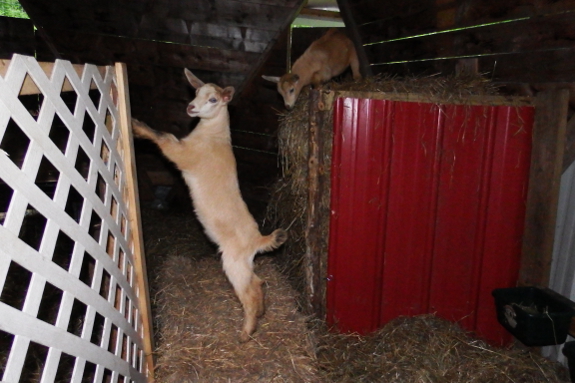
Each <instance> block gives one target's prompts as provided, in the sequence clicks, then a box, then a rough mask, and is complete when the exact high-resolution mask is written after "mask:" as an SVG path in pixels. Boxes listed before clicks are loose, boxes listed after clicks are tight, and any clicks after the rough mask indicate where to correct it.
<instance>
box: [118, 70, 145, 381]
mask: <svg viewBox="0 0 575 383" xmlns="http://www.w3.org/2000/svg"><path fill="white" fill-rule="evenodd" d="M115 69H116V78H117V81H118V82H117V84H118V104H119V107H118V109H119V112H120V119H119V124H120V130H121V133H120V134H121V136H122V140H121V143H122V151H123V153H124V155H123V157H124V158H123V160H124V166H125V169H124V171H125V172H126V173H125V176H126V185H127V187H126V189H127V199H128V206H129V207H130V209H129V211H128V215H129V216H128V220H129V222H130V228H131V235H132V238H131V245H132V249H133V252H134V268H135V270H136V273H135V274H136V284H137V286H138V287H137V289H138V292H139V293H138V297H139V302H138V304H139V309H140V314H141V315H142V325H143V330H144V331H143V338H144V339H143V343H144V350H143V351H144V354H145V358H146V364H147V368H148V377H149V379H150V382H153V381H154V355H153V351H154V330H153V325H152V323H153V322H152V307H151V304H150V289H149V287H148V274H147V271H146V256H145V254H144V237H143V231H142V220H141V214H140V197H139V194H138V176H137V171H136V158H135V151H134V139H133V136H132V129H131V126H132V117H131V112H130V110H131V108H130V93H129V90H128V70H127V67H126V64H123V63H116V66H115Z"/></svg>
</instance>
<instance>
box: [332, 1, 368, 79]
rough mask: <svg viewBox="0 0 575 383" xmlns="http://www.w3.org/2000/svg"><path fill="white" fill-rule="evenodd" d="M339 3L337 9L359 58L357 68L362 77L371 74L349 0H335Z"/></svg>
mask: <svg viewBox="0 0 575 383" xmlns="http://www.w3.org/2000/svg"><path fill="white" fill-rule="evenodd" d="M337 4H338V5H339V10H340V12H341V16H342V18H343V22H344V24H345V27H346V30H347V31H348V34H349V37H350V38H351V41H353V45H355V50H356V51H357V57H358V58H359V69H360V72H361V75H362V76H363V77H368V76H372V75H373V72H372V70H371V67H370V65H369V60H368V58H367V54H366V52H365V48H364V46H363V41H362V40H361V36H360V35H359V31H358V23H357V22H356V20H355V18H354V15H353V13H352V10H351V5H350V3H349V0H337Z"/></svg>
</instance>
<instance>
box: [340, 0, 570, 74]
mask: <svg viewBox="0 0 575 383" xmlns="http://www.w3.org/2000/svg"><path fill="white" fill-rule="evenodd" d="M339 3H340V4H341V3H344V4H348V8H349V9H350V12H351V17H353V19H354V20H355V22H356V24H357V25H358V29H359V35H360V37H361V43H362V44H363V45H364V48H365V50H366V54H367V57H368V59H369V62H370V63H371V65H372V68H373V70H374V72H375V73H395V74H416V75H420V74H423V73H427V74H430V73H436V72H443V73H449V72H454V71H455V70H456V68H457V66H458V65H460V64H461V60H462V59H470V58H475V59H477V62H476V63H475V64H474V65H476V69H477V71H478V72H479V73H484V74H486V75H487V76H488V77H490V78H491V79H493V80H494V81H497V82H520V83H534V82H572V81H575V71H573V69H572V68H571V66H570V65H569V64H568V63H570V62H573V56H574V55H575V48H574V47H573V43H572V41H573V37H574V36H575V29H574V27H573V26H574V25H575V22H574V21H575V13H574V12H572V11H573V10H574V9H575V3H574V2H573V1H570V0H563V1H551V0H543V1H534V0H514V1H504V2H503V1H492V0H464V1H456V0H417V1H415V0H411V1H398V0H390V1H387V2H385V3H386V4H385V5H382V4H381V2H379V1H376V0H371V1H370V0H366V1H361V2H353V4H352V2H351V1H349V0H339ZM519 31H520V33H518V32H519Z"/></svg>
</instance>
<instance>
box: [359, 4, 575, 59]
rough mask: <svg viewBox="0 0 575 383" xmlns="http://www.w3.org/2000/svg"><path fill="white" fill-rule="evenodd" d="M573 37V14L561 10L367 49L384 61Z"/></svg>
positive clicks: (503, 49)
mask: <svg viewBox="0 0 575 383" xmlns="http://www.w3.org/2000/svg"><path fill="white" fill-rule="evenodd" d="M518 30H521V31H523V32H522V33H521V34H517V33H516V32H517V31H518ZM574 39H575V13H563V14H554V15H548V16H541V17H534V18H530V19H518V20H517V21H513V22H507V23H503V24H492V25H485V26H482V27H476V28H471V29H464V30H461V29H458V30H453V31H451V32H447V33H438V34H431V35H427V36H420V37H417V38H410V39H404V40H396V41H391V42H387V43H381V44H373V45H368V46H366V51H367V54H368V56H369V57H370V58H371V62H372V63H386V62H393V61H410V60H422V59H432V58H443V57H470V56H473V57H475V56H481V55H484V54H489V55H492V54H496V53H501V54H508V53H532V52H533V51H538V50H542V49H545V50H551V49H569V48H572V47H573V40H574Z"/></svg>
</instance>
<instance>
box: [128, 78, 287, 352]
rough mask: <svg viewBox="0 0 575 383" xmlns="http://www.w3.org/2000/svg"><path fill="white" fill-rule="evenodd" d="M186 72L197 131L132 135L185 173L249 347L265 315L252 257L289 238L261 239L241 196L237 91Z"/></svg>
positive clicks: (141, 129)
mask: <svg viewBox="0 0 575 383" xmlns="http://www.w3.org/2000/svg"><path fill="white" fill-rule="evenodd" d="M184 72H185V74H186V77H187V79H188V81H189V82H190V84H191V85H192V86H193V87H194V88H195V89H196V98H195V99H194V100H193V101H192V102H190V104H189V105H188V107H187V113H188V115H189V116H191V117H199V118H200V121H199V123H198V125H197V126H196V127H195V129H194V130H192V132H191V133H190V134H189V135H188V136H186V137H184V138H182V139H180V140H178V139H177V138H176V137H175V136H174V135H173V134H169V133H164V132H158V131H155V130H153V129H151V128H150V127H149V126H147V125H146V124H144V123H142V122H140V121H138V120H135V119H132V129H133V131H134V133H135V135H136V136H137V137H140V138H145V139H149V140H151V141H153V142H155V143H156V144H157V145H158V146H159V147H160V149H161V150H162V152H163V153H164V155H165V156H166V157H167V158H168V159H169V160H171V161H172V162H173V163H174V164H175V165H176V166H177V167H178V169H180V170H181V172H182V175H183V178H184V180H185V181H186V184H187V185H188V188H189V189H190V195H191V197H192V201H193V205H194V210H195V212H196V214H197V216H198V219H199V220H200V222H201V223H202V225H203V226H204V229H205V231H206V233H207V235H208V237H209V238H210V239H211V240H213V241H214V242H215V243H216V244H217V245H218V246H219V250H220V251H221V253H222V263H223V269H224V272H225V274H226V276H227V277H228V279H229V281H230V282H231V284H232V286H233V288H234V291H235V293H236V295H237V296H238V298H239V300H240V302H241V304H242V306H243V309H244V323H243V329H242V332H241V334H240V341H241V342H246V341H248V340H249V339H250V336H251V334H253V332H254V331H255V329H256V325H257V317H258V316H261V315H263V314H264V311H265V305H264V293H263V290H262V286H261V285H262V280H261V279H260V278H258V276H257V275H256V274H255V273H254V271H253V260H254V256H255V255H256V253H259V252H266V251H271V250H273V249H275V248H277V247H278V246H280V245H281V244H283V243H284V242H285V241H286V239H287V232H286V231H285V230H283V229H277V230H275V231H274V232H273V233H271V234H270V235H266V236H263V235H262V234H261V233H260V231H259V228H258V225H257V223H256V221H255V219H254V218H253V216H252V215H251V214H250V212H249V211H248V208H247V206H246V204H245V202H244V200H243V199H242V196H241V194H240V189H239V186H238V178H237V170H236V160H235V157H234V154H233V152H232V146H231V137H230V127H229V113H228V107H227V105H228V103H229V102H230V101H231V99H232V97H233V94H234V88H233V87H226V88H224V89H222V88H220V87H219V86H217V85H214V84H204V83H203V82H202V81H201V80H200V79H198V78H197V77H196V76H195V75H194V74H193V73H192V72H190V71H189V70H188V69H185V71H184Z"/></svg>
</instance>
